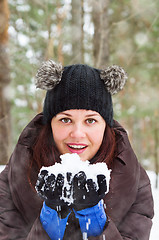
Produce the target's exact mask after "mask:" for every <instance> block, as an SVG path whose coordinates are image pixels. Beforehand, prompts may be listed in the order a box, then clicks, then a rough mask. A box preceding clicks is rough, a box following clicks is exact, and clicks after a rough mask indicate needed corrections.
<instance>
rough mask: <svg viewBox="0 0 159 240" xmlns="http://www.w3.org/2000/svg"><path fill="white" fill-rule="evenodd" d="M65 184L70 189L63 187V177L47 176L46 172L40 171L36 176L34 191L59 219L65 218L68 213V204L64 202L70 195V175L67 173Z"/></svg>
mask: <svg viewBox="0 0 159 240" xmlns="http://www.w3.org/2000/svg"><path fill="white" fill-rule="evenodd" d="M66 177H67V183H68V184H69V183H70V187H69V188H66V187H64V176H63V175H62V174H58V175H57V177H56V176H55V175H54V174H51V175H48V171H47V170H42V171H41V172H40V173H39V175H38V180H37V182H36V187H35V188H36V191H37V193H38V194H39V196H40V197H41V198H42V199H43V200H44V201H45V203H46V205H47V206H48V207H50V208H52V209H55V210H56V211H57V212H58V214H59V216H60V218H66V216H67V215H68V214H69V212H70V207H69V203H68V202H67V201H64V198H65V199H67V197H69V195H70V194H71V174H70V173H67V175H66Z"/></svg>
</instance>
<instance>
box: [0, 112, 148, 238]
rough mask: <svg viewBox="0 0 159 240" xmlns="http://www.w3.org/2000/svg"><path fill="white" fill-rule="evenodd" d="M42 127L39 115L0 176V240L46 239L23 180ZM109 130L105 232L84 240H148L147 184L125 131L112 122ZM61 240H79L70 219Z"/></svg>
mask: <svg viewBox="0 0 159 240" xmlns="http://www.w3.org/2000/svg"><path fill="white" fill-rule="evenodd" d="M42 127H43V125H42V114H38V115H37V116H36V117H35V118H34V119H33V120H32V121H31V122H30V123H29V124H28V126H27V127H26V128H25V129H24V130H23V132H22V134H21V136H20V138H19V140H18V143H17V145H16V147H15V150H14V152H13V154H12V156H11V158H10V161H9V163H8V164H7V165H6V167H5V169H4V170H3V172H2V173H1V174H0V240H11V239H12V240H15V239H16V240H22V239H23V240H24V239H25V240H49V239H50V238H49V237H48V235H47V233H46V232H45V230H44V229H43V227H42V225H41V222H40V220H39V215H40V211H41V207H42V201H41V199H40V198H39V197H38V195H37V193H36V191H35V190H34V188H33V187H32V186H31V185H30V184H29V181H28V177H27V176H28V164H29V159H31V158H32V146H33V143H34V141H35V139H36V137H38V134H39V132H40V130H41V129H42ZM114 130H115V133H116V146H117V157H116V158H115V159H114V167H113V170H112V173H111V180H110V191H109V193H108V194H107V195H106V197H105V199H104V201H105V203H106V209H107V216H108V226H107V227H106V229H105V230H104V231H103V233H102V234H101V235H100V236H98V237H89V240H105V239H106V240H122V239H125V240H148V239H149V234H150V229H151V225H152V221H151V219H152V217H153V199H152V193H151V186H150V181H149V178H148V176H147V174H146V172H145V170H144V169H143V168H142V167H141V166H140V164H139V162H138V161H137V158H136V156H135V154H134V152H133V150H132V148H131V146H130V143H129V140H128V137H127V133H126V131H125V130H124V129H123V128H122V127H121V126H120V125H119V124H118V123H117V122H115V126H114ZM34 170H35V172H36V169H34ZM37 174H38V172H37V173H36V174H35V178H37ZM65 239H67V240H68V239H70V240H82V235H81V231H80V227H79V223H78V222H77V220H76V219H75V217H74V215H73V214H71V215H70V217H69V220H68V225H67V227H66V231H65V235H64V238H63V240H65Z"/></svg>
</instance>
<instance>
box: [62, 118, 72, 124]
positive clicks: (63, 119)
mask: <svg viewBox="0 0 159 240" xmlns="http://www.w3.org/2000/svg"><path fill="white" fill-rule="evenodd" d="M61 122H63V123H70V122H71V119H69V118H62V119H61Z"/></svg>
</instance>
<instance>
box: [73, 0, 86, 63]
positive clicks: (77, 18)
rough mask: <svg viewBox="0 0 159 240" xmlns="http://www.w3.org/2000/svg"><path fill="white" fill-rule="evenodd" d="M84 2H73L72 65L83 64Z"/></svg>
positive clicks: (78, 0) (75, 0)
mask: <svg viewBox="0 0 159 240" xmlns="http://www.w3.org/2000/svg"><path fill="white" fill-rule="evenodd" d="M82 3H83V2H82V0H72V12H71V13H72V63H81V62H82V51H81V50H82V48H83V41H82V36H83V24H82V23H83V19H82V16H83V4H82Z"/></svg>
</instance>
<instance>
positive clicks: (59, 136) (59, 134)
mask: <svg viewBox="0 0 159 240" xmlns="http://www.w3.org/2000/svg"><path fill="white" fill-rule="evenodd" d="M52 133H53V137H54V141H55V143H56V144H59V143H60V142H62V140H64V139H65V138H66V137H67V135H68V133H67V131H65V130H64V129H62V128H61V127H58V126H56V127H52Z"/></svg>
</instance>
